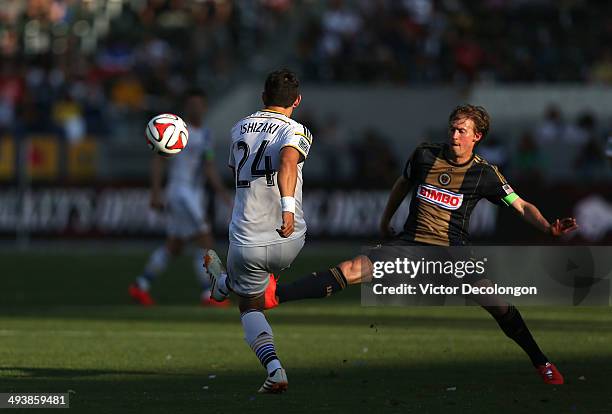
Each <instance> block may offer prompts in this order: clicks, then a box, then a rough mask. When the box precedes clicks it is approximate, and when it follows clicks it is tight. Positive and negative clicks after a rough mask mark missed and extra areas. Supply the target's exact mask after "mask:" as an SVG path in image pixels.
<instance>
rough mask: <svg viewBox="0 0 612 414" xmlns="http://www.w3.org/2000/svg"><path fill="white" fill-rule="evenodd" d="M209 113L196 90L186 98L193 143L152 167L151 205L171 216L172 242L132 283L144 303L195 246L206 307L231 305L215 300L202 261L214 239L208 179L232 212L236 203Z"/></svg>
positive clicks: (169, 235)
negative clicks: (217, 156)
mask: <svg viewBox="0 0 612 414" xmlns="http://www.w3.org/2000/svg"><path fill="white" fill-rule="evenodd" d="M206 110H207V101H206V95H205V94H204V92H203V91H201V90H197V89H194V90H191V91H189V92H188V94H187V96H186V100H185V121H186V123H187V127H188V129H189V143H188V145H187V146H186V147H185V149H184V150H183V151H181V152H180V153H179V154H177V155H176V156H174V157H171V158H168V159H166V158H163V157H160V156H157V155H156V156H154V157H153V161H152V164H151V201H150V204H151V207H152V208H153V209H155V210H158V211H162V212H164V213H165V215H166V234H167V239H166V243H165V244H164V245H163V246H160V247H158V248H157V249H156V250H155V251H154V252H153V253H152V254H151V256H150V257H149V261H148V262H147V264H146V266H145V269H144V271H143V272H142V274H141V275H140V276H138V277H137V278H136V281H135V282H134V283H133V284H132V285H130V287H129V289H128V292H129V294H130V296H131V297H132V298H133V299H134V300H135V301H136V302H137V303H140V304H141V305H144V306H150V305H154V304H155V301H154V300H153V298H152V297H151V294H150V292H149V289H150V287H151V285H152V283H153V282H154V281H155V279H156V278H157V277H158V276H159V275H160V274H161V273H163V272H164V271H165V270H166V268H167V266H168V264H169V262H170V261H171V260H172V259H175V258H176V257H178V256H179V255H180V254H181V253H182V252H183V249H184V248H185V246H186V245H187V244H188V243H190V242H192V243H193V244H195V246H196V249H195V251H194V254H193V268H194V271H195V273H196V276H197V278H198V281H199V283H200V286H201V289H202V290H201V295H200V300H201V303H202V305H210V306H227V305H229V301H223V302H216V301H211V299H210V292H211V283H210V277H209V275H208V273H207V272H206V269H204V268H203V267H202V257H203V255H205V254H206V251H207V250H208V249H209V248H211V247H212V246H213V243H214V239H213V235H212V233H211V229H210V224H209V223H208V222H207V220H206V214H205V211H204V209H205V200H206V197H205V193H204V186H205V180H208V182H209V183H210V184H211V186H212V188H213V189H214V191H215V192H216V193H217V194H218V195H219V196H221V197H222V199H223V201H224V202H225V203H226V204H227V205H228V206H229V207H230V208H231V205H232V199H231V197H230V195H229V194H228V192H227V190H226V189H225V187H224V185H223V183H222V182H221V179H220V177H219V174H218V172H217V170H216V168H215V164H214V153H213V143H212V136H211V132H210V130H209V129H208V128H207V127H206V126H205V125H204V116H205V114H206ZM166 164H167V169H168V171H167V172H168V174H167V185H166V191H165V196H164V195H162V182H163V179H164V170H165V169H166Z"/></svg>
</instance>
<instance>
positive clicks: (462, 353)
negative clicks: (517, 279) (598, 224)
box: [0, 247, 612, 414]
mask: <svg viewBox="0 0 612 414" xmlns="http://www.w3.org/2000/svg"><path fill="white" fill-rule="evenodd" d="M344 256H345V253H344V252H333V251H331V252H330V249H327V250H325V251H321V250H317V249H312V250H311V249H310V248H308V247H307V248H306V249H305V251H304V252H303V254H302V255H301V256H300V258H299V259H298V260H297V262H296V263H295V265H294V266H293V267H292V269H291V271H290V272H289V274H288V275H287V276H286V278H287V279H290V278H291V277H295V276H297V275H300V274H303V273H306V272H309V271H312V270H316V269H317V268H325V267H326V266H327V265H328V264H333V263H335V262H337V261H338V260H339V259H340V258H342V257H344ZM145 258H146V253H144V252H142V253H105V254H84V253H79V254H70V253H64V254H49V253H30V254H17V253H2V254H0V263H2V267H1V269H2V270H1V274H2V277H1V278H0V282H1V287H0V392H69V393H70V395H71V399H70V406H71V409H72V410H73V411H74V412H87V413H89V412H100V413H117V412H142V413H158V412H164V413H166V412H168V413H192V412H193V413H196V412H197V413H209V412H210V413H238V412H240V413H243V412H254V411H259V412H263V410H265V412H271V413H285V412H309V413H310V412H330V413H332V412H333V413H344V412H353V413H356V412H365V411H367V410H369V411H373V412H376V413H377V414H378V413H456V412H460V413H464V412H465V413H492V412H494V413H496V414H498V413H589V414H590V413H611V412H612V380H611V379H610V378H612V312H611V310H610V309H609V308H554V309H551V308H529V309H522V313H523V315H524V317H525V319H526V321H527V323H528V325H529V326H530V327H531V329H532V332H533V333H534V336H535V337H536V339H537V340H538V341H539V342H540V344H541V345H542V347H543V349H544V351H545V352H546V353H547V354H548V355H549V356H550V357H551V358H552V359H553V360H554V362H555V363H556V364H557V365H558V366H559V367H560V369H561V370H562V372H563V373H564V375H565V377H566V382H567V384H566V385H564V386H546V385H544V384H543V383H542V382H541V380H540V378H539V377H538V376H537V375H536V374H535V371H534V370H533V368H532V367H531V366H530V364H529V362H528V359H527V357H526V356H525V355H524V354H523V353H522V351H521V350H520V349H519V348H518V347H517V346H515V345H514V343H513V342H511V341H510V340H509V339H507V338H506V337H505V336H504V335H503V334H502V333H501V331H499V329H498V328H497V325H496V323H495V322H494V321H493V320H492V319H490V317H489V316H488V315H487V314H486V313H485V312H484V311H482V310H481V309H479V308H475V307H470V308H362V307H361V306H360V304H359V289H358V288H355V289H353V290H352V291H347V292H343V293H342V294H341V295H339V296H338V297H335V298H331V299H327V300H322V301H306V302H303V303H293V304H290V305H284V306H282V307H280V308H278V309H275V310H273V311H271V312H269V313H268V315H269V320H270V322H271V324H272V326H273V328H274V332H275V338H276V343H277V349H278V353H279V356H280V357H281V359H282V361H283V363H284V365H285V366H286V368H287V371H288V376H289V381H290V388H289V392H288V393H286V394H283V395H280V396H269V395H264V396H261V395H257V394H256V392H255V391H256V390H257V388H258V387H259V386H260V385H261V383H262V382H263V380H264V379H265V373H264V371H263V368H261V367H260V365H259V364H258V361H257V359H256V358H255V356H254V355H253V354H252V352H251V351H250V349H249V348H248V346H247V345H246V344H245V342H244V341H243V339H242V330H241V326H240V323H239V318H238V313H237V310H235V309H230V310H219V309H204V308H200V307H198V306H197V296H198V292H197V285H196V282H195V279H194V277H193V276H192V272H191V261H190V260H188V259H184V260H181V261H179V262H177V263H176V266H174V267H172V269H171V270H170V271H169V272H168V273H167V274H166V275H165V276H164V277H163V278H162V279H161V280H160V282H159V284H158V285H156V286H155V288H154V291H153V292H154V294H155V297H156V299H157V300H158V302H159V303H160V305H159V306H157V307H155V308H149V309H144V308H140V307H137V306H134V305H131V304H130V303H129V301H128V298H127V295H126V288H127V285H128V284H129V282H130V281H131V280H132V278H133V277H134V275H135V274H137V273H138V272H139V271H140V270H141V268H142V265H143V262H144V260H145Z"/></svg>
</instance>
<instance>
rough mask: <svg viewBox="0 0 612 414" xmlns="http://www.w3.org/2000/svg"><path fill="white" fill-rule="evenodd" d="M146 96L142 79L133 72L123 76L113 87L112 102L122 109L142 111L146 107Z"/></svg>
mask: <svg viewBox="0 0 612 414" xmlns="http://www.w3.org/2000/svg"><path fill="white" fill-rule="evenodd" d="M144 96H145V94H144V88H143V86H142V83H141V82H140V79H139V78H138V77H137V76H136V75H134V74H132V73H127V74H125V75H123V76H121V77H120V78H119V79H118V80H117V81H116V82H115V84H114V85H113V87H112V89H111V100H112V103H113V104H114V105H115V106H117V108H119V109H120V110H126V111H141V110H142V109H144Z"/></svg>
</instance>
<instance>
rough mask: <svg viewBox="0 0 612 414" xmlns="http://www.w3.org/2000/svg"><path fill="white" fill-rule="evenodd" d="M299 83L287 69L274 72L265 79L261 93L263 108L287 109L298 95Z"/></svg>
mask: <svg viewBox="0 0 612 414" xmlns="http://www.w3.org/2000/svg"><path fill="white" fill-rule="evenodd" d="M299 89H300V81H299V80H298V77H297V75H296V74H295V73H294V72H292V71H290V70H289V69H281V70H276V71H274V72H272V73H270V74H269V75H268V77H267V78H266V85H265V86H264V92H263V103H264V105H265V106H282V107H283V108H288V107H290V106H291V105H293V103H294V102H295V100H296V99H297V97H298V95H299Z"/></svg>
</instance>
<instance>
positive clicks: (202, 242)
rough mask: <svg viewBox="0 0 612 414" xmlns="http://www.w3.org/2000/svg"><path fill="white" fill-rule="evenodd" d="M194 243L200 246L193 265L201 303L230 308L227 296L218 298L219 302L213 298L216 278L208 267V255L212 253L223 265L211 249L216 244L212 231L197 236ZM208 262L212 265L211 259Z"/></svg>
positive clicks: (194, 256)
mask: <svg viewBox="0 0 612 414" xmlns="http://www.w3.org/2000/svg"><path fill="white" fill-rule="evenodd" d="M194 242H195V243H196V245H197V246H198V248H197V249H195V251H194V255H193V265H194V270H195V274H196V277H197V278H198V282H199V283H200V288H201V293H200V303H201V304H202V306H213V307H227V306H229V305H230V301H229V300H228V299H227V295H226V297H223V298H218V300H216V299H213V298H212V288H213V280H214V279H213V277H214V276H213V274H212V272H211V271H210V270H209V268H208V266H207V257H208V253H209V252H212V253H211V254H212V257H215V258H216V260H217V261H218V263H219V264H220V263H221V261H220V260H219V257H218V256H217V253H216V252H215V251H214V250H211V249H210V248H211V247H212V246H213V244H214V238H213V235H212V233H210V231H204V232H202V233H200V234H198V235H197V236H196V238H195V240H194ZM202 258H204V266H202ZM208 262H209V263H210V262H211V259H208Z"/></svg>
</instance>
